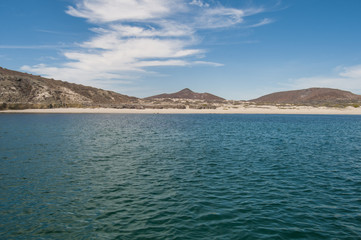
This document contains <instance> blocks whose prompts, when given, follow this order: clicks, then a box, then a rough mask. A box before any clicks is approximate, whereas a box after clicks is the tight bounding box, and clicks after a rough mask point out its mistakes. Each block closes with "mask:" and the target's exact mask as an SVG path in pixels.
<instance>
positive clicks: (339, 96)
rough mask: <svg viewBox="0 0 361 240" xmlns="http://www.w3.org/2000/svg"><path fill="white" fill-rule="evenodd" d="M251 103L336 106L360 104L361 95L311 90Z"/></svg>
mask: <svg viewBox="0 0 361 240" xmlns="http://www.w3.org/2000/svg"><path fill="white" fill-rule="evenodd" d="M250 101H251V102H256V103H266V104H297V105H336V104H352V103H360V102H361V95H356V94H353V93H351V92H348V91H342V90H339V89H332V88H309V89H302V90H295V91H286V92H276V93H272V94H268V95H265V96H262V97H260V98H257V99H253V100H250Z"/></svg>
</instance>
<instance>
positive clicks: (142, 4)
mask: <svg viewBox="0 0 361 240" xmlns="http://www.w3.org/2000/svg"><path fill="white" fill-rule="evenodd" d="M264 11H265V10H264V9H262V8H252V9H238V8H229V7H224V6H222V5H221V4H220V2H215V1H209V2H206V1H202V0H76V4H75V6H69V7H68V9H67V11H66V13H67V14H69V15H71V16H74V17H79V18H84V19H86V20H87V21H88V22H89V23H91V24H93V25H94V27H93V28H91V29H90V30H91V31H93V32H94V36H93V37H92V38H91V39H89V40H87V41H84V42H82V43H79V44H78V48H75V49H72V50H66V51H64V52H63V55H64V57H65V58H66V59H67V61H66V62H65V63H63V64H62V65H61V66H48V65H46V64H39V65H35V66H23V68H22V69H23V70H26V71H29V72H33V73H37V74H42V75H44V76H47V77H52V78H57V79H62V80H67V81H72V82H80V83H86V82H87V83H89V81H90V82H91V81H98V80H102V81H112V80H123V81H124V80H129V79H132V78H134V77H137V74H139V73H142V74H144V73H145V72H147V71H148V69H149V68H152V67H160V66H191V65H209V66H213V67H218V66H222V64H221V63H214V62H208V61H200V60H199V59H201V58H203V57H204V56H205V54H206V51H205V50H204V49H202V48H199V47H197V46H199V45H200V43H201V41H200V38H199V37H198V35H197V31H198V30H199V29H216V28H228V27H231V26H234V25H237V24H244V19H245V18H246V17H248V16H251V15H255V14H258V13H261V12H264ZM268 23H271V20H270V19H263V20H261V21H260V22H259V23H258V24H255V25H254V26H251V27H258V26H261V25H265V24H268Z"/></svg>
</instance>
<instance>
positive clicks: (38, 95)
mask: <svg viewBox="0 0 361 240" xmlns="http://www.w3.org/2000/svg"><path fill="white" fill-rule="evenodd" d="M137 101H138V99H137V98H135V97H129V96H126V95H122V94H119V93H116V92H112V91H106V90H102V89H98V88H93V87H87V86H83V85H79V84H74V83H68V82H63V81H59V80H53V79H48V78H43V77H40V76H35V75H32V74H27V73H22V72H16V71H12V70H8V69H5V68H0V103H2V106H3V108H6V106H8V107H9V106H14V108H27V107H35V108H47V107H69V106H73V107H75V106H77V107H85V106H112V105H115V106H118V105H122V104H131V103H134V102H137ZM15 105H16V106H15Z"/></svg>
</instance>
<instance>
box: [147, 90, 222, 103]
mask: <svg viewBox="0 0 361 240" xmlns="http://www.w3.org/2000/svg"><path fill="white" fill-rule="evenodd" d="M167 98H171V99H189V100H203V101H206V102H217V101H218V102H219V101H225V99H224V98H221V97H218V96H216V95H213V94H210V93H196V92H193V91H192V90H190V89H189V88H185V89H183V90H181V91H179V92H176V93H170V94H167V93H163V94H160V95H156V96H151V97H147V98H145V99H147V100H154V99H167Z"/></svg>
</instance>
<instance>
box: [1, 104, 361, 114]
mask: <svg viewBox="0 0 361 240" xmlns="http://www.w3.org/2000/svg"><path fill="white" fill-rule="evenodd" d="M4 113H5V114H17V113H38V114H54V113H57V114H59V113H60V114H300V115H304V114H311V115H312V114H315V115H361V107H359V108H354V107H346V108H327V107H309V106H297V107H290V108H284V107H283V108H281V107H277V106H268V105H262V106H257V107H256V106H251V107H243V106H241V107H237V108H235V107H230V108H224V107H222V108H217V109H189V108H188V109H175V108H167V109H116V108H52V109H24V110H3V111H0V114H4Z"/></svg>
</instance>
